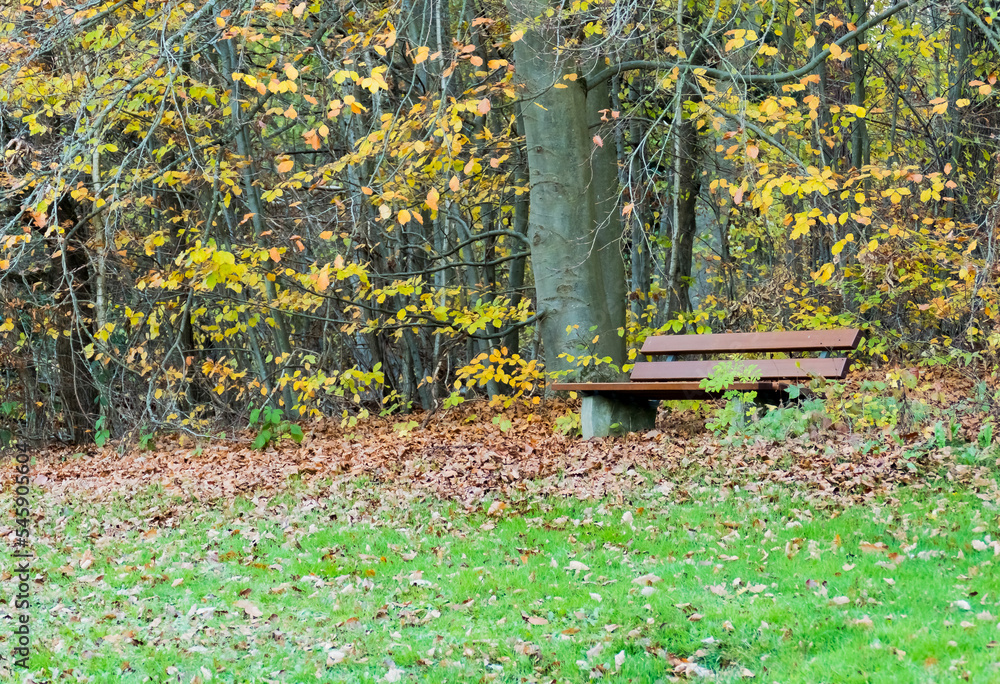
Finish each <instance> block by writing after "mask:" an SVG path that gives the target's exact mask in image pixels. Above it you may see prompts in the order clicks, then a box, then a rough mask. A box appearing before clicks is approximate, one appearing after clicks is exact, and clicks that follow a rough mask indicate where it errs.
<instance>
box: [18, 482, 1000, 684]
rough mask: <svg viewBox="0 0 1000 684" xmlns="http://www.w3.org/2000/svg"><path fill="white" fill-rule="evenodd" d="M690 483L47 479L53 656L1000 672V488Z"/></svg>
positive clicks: (252, 667)
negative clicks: (482, 489) (462, 487)
mask: <svg viewBox="0 0 1000 684" xmlns="http://www.w3.org/2000/svg"><path fill="white" fill-rule="evenodd" d="M685 494H686V496H683V497H679V496H678V495H677V494H676V493H674V494H671V495H669V496H668V495H666V494H664V493H663V492H662V491H660V490H657V489H656V488H655V486H654V485H653V484H650V485H649V486H648V488H647V489H646V490H645V491H641V490H640V491H637V492H636V493H635V496H634V498H632V499H631V500H628V501H624V502H621V503H613V502H607V501H606V502H578V501H575V500H569V501H566V500H558V501H557V500H535V499H530V498H526V499H525V500H524V501H520V502H518V501H509V502H503V503H504V505H503V506H500V502H492V501H484V502H482V504H481V506H480V507H478V508H477V509H475V510H472V511H467V510H465V509H464V508H462V507H461V506H459V505H458V504H455V503H451V502H442V501H437V500H428V499H424V500H416V499H408V498H406V497H405V495H404V494H395V493H392V492H382V491H381V490H377V489H375V488H374V487H372V486H370V485H367V484H366V483H364V482H354V483H353V484H352V485H349V486H348V487H347V488H344V487H339V488H331V486H330V485H328V484H322V483H313V484H309V485H305V484H299V485H296V486H295V487H293V488H292V489H291V490H289V491H288V492H286V493H284V494H281V495H279V496H277V497H275V498H272V499H265V498H256V499H247V498H243V499H237V500H236V502H235V503H232V504H224V503H220V504H205V503H191V502H182V501H179V500H178V499H176V498H172V497H171V496H170V495H168V494H166V493H164V492H163V491H160V490H150V491H149V492H148V493H147V495H146V497H145V498H144V499H142V500H136V499H133V500H131V501H124V500H122V501H111V502H103V503H100V504H93V503H88V502H87V501H86V500H85V497H82V496H81V497H80V499H79V500H75V501H66V500H63V501H59V502H54V501H49V500H47V499H46V498H45V497H44V495H40V496H39V497H36V499H37V506H38V507H39V509H40V510H41V512H42V513H43V514H44V518H43V519H42V520H40V521H38V522H37V523H36V525H35V530H34V533H35V538H36V547H35V548H36V552H37V553H38V556H39V557H38V559H37V560H36V561H35V562H34V566H33V570H34V573H35V574H36V576H37V578H36V581H35V582H34V584H33V589H32V591H33V598H32V600H33V609H32V619H33V622H32V630H33V633H34V635H35V645H34V648H35V652H34V655H33V657H32V660H31V672H32V675H31V678H32V681H35V682H42V681H53V682H55V681H70V682H74V681H87V682H119V681H121V682H142V681H171V682H183V683H184V684H189V683H190V682H192V681H195V682H198V681H200V682H210V681H212V682H214V681H224V682H234V681H235V682H249V681H252V682H265V681H274V682H374V681H387V682H393V681H404V682H405V681H433V682H470V683H471V682H480V681H497V682H549V681H556V682H583V681H589V680H590V679H592V678H598V677H600V678H602V679H603V680H611V681H621V682H626V681H630V682H656V681H672V678H680V679H685V678H689V679H695V680H697V679H700V678H703V677H706V676H707V677H714V681H720V682H729V681H750V680H749V678H750V677H751V676H752V677H753V679H752V681H757V682H782V683H784V682H911V681H912V682H931V681H933V682H942V681H952V680H956V681H957V680H960V679H962V678H963V677H971V680H972V681H976V682H988V681H1000V648H997V640H998V639H1000V629H998V622H1000V617H998V616H1000V572H997V571H996V570H997V568H996V564H997V562H998V561H1000V556H997V555H996V554H997V553H1000V544H998V543H997V542H995V541H993V539H994V538H996V537H998V536H1000V535H998V533H997V520H998V514H997V508H996V506H995V505H994V504H993V503H989V502H985V501H983V500H980V499H979V498H976V497H975V496H974V495H972V494H970V493H962V492H959V493H947V492H942V491H927V490H918V491H901V492H896V493H895V497H896V498H894V499H891V500H885V501H882V502H881V503H879V504H878V505H874V506H870V507H853V508H850V509H847V510H844V509H842V508H838V507H820V506H819V505H818V504H816V503H815V502H814V503H811V504H810V503H808V502H807V501H806V500H804V499H802V498H801V497H796V496H793V490H789V489H779V488H776V487H775V488H768V489H765V490H763V491H757V492H736V493H733V492H724V491H720V490H718V489H711V488H706V489H704V490H703V491H697V490H695V489H691V490H689V491H687V492H686V493H685ZM10 498H11V497H5V502H4V504H3V505H4V506H7V505H8V504H7V500H8V499H10ZM680 499H683V500H682V501H681V500H680ZM491 504H492V513H493V514H492V515H490V514H488V510H490V508H491ZM4 512H5V513H7V514H8V515H9V511H7V510H5V511H4ZM991 535H992V536H991ZM15 579H16V578H15ZM15 579H9V578H8V579H6V580H5V581H4V582H3V584H4V592H5V596H10V595H11V594H12V593H13V589H14V584H13V583H14V581H15ZM4 610H9V608H5V609H4ZM4 622H6V623H7V624H9V622H8V621H4ZM4 632H5V634H4V636H6V635H7V634H9V630H4ZM8 638H9V637H8ZM0 649H2V650H3V655H5V656H6V655H8V652H9V642H8V643H0ZM15 674H16V676H17V677H20V678H22V679H23V680H27V679H28V676H27V675H26V674H25V673H23V672H17V673H15Z"/></svg>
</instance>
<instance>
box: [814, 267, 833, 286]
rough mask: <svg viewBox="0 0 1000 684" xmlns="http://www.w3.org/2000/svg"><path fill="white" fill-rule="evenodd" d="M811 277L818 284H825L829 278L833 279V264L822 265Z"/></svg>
mask: <svg viewBox="0 0 1000 684" xmlns="http://www.w3.org/2000/svg"><path fill="white" fill-rule="evenodd" d="M813 277H814V278H816V280H817V281H818V282H820V283H825V282H826V281H828V280H829V279H830V278H832V277H833V264H823V267H822V268H821V269H819V271H817V272H816V273H813Z"/></svg>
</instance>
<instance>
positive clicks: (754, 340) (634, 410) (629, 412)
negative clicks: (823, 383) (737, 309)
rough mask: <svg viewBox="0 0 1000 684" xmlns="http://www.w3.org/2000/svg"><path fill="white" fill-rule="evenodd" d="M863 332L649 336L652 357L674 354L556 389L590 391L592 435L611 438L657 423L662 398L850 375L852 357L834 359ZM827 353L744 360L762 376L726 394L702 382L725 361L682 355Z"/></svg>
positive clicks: (778, 387)
mask: <svg viewBox="0 0 1000 684" xmlns="http://www.w3.org/2000/svg"><path fill="white" fill-rule="evenodd" d="M860 342H861V331H860V330H853V329H848V328H840V329H836V330H805V331H793V332H770V333H716V334H709V335H660V336H655V337H649V338H647V339H646V341H645V343H644V344H643V345H642V349H640V350H639V353H640V354H644V355H646V356H666V359H667V360H666V361H644V362H639V363H636V364H635V366H634V367H633V369H632V373H631V375H630V376H629V380H630V381H629V382H560V383H555V384H553V385H552V389H554V390H557V391H565V392H579V393H581V394H582V395H583V406H582V408H581V411H580V415H581V423H582V428H583V437H584V439H589V438H591V437H606V436H607V435H609V434H610V433H611V426H612V425H614V424H616V423H617V424H618V425H619V429H620V430H621V431H623V432H627V431H635V430H644V429H652V427H653V422H654V420H655V418H656V408H657V406H658V405H659V402H660V401H661V400H685V399H686V400H691V399H711V398H715V397H718V396H721V395H722V393H723V392H725V391H726V390H740V391H748V392H749V391H754V392H757V393H758V396H759V397H760V398H761V399H762V400H764V401H773V400H775V399H776V398H779V397H781V396H782V394H783V393H784V392H785V390H786V389H787V388H788V386H789V385H791V384H794V383H795V382H797V381H804V380H808V379H810V378H812V377H817V376H818V377H823V378H828V379H841V378H843V377H844V376H846V375H847V368H848V360H847V358H846V357H838V358H829V357H828V355H829V354H830V353H831V352H835V351H850V350H853V349H857V347H858V344H859V343H860ZM814 352H819V353H820V357H819V358H815V357H802V358H781V359H773V358H768V359H743V360H739V361H737V362H736V363H737V364H738V366H739V367H744V368H745V367H748V366H756V367H757V369H758V371H759V372H760V380H759V381H757V382H737V383H733V384H731V385H729V386H728V387H727V388H726V389H725V390H722V391H720V392H710V391H707V390H705V389H702V388H701V386H700V382H701V380H703V379H704V378H707V377H709V376H710V375H711V374H712V370H713V369H714V368H715V367H716V366H717V365H718V364H719V363H722V362H723V360H722V359H717V360H714V361H675V360H674V359H675V357H677V356H686V355H692V354H704V355H716V354H803V353H814Z"/></svg>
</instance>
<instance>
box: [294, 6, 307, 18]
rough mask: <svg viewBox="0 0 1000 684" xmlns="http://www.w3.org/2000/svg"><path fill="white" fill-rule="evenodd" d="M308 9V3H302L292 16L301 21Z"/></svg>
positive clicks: (296, 7)
mask: <svg viewBox="0 0 1000 684" xmlns="http://www.w3.org/2000/svg"><path fill="white" fill-rule="evenodd" d="M307 7H308V4H307V3H305V2H300V3H299V4H298V5H296V6H295V9H293V10H292V16H293V17H295V18H296V19H301V18H302V15H303V14H305V13H306V8H307Z"/></svg>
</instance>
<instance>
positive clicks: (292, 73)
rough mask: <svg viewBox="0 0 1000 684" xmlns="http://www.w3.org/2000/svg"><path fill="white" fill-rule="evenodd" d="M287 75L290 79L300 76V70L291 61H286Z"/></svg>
mask: <svg viewBox="0 0 1000 684" xmlns="http://www.w3.org/2000/svg"><path fill="white" fill-rule="evenodd" d="M285 76H287V77H288V80H289V81H294V80H295V79H297V78H298V77H299V70H298V69H296V68H295V65H294V64H292V63H291V62H285Z"/></svg>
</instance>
